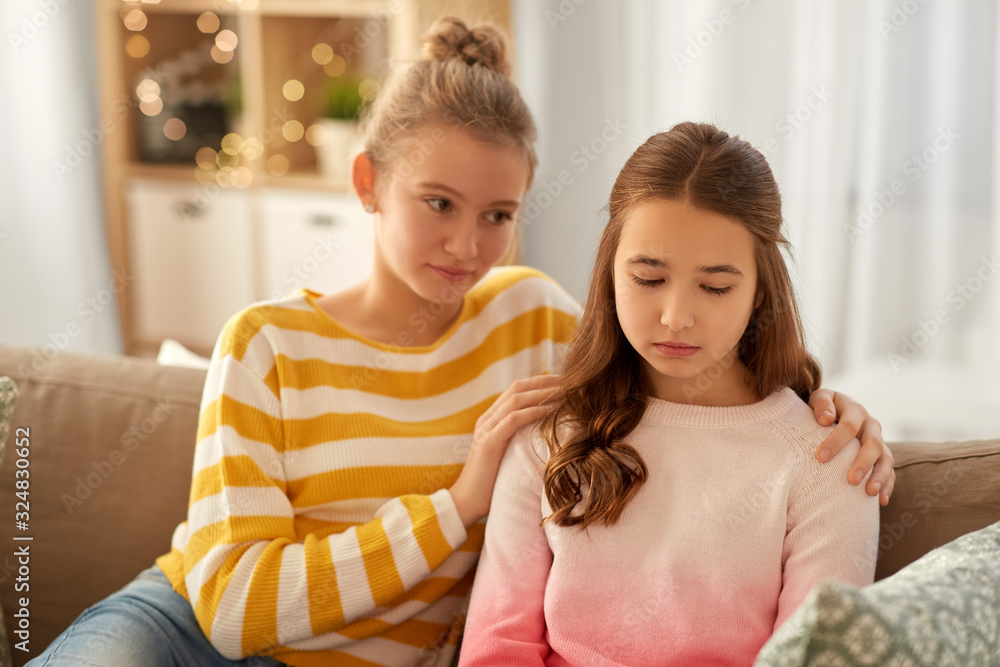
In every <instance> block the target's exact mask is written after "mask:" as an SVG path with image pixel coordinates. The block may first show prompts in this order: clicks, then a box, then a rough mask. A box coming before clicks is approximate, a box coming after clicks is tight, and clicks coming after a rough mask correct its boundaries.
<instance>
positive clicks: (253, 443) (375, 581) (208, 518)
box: [183, 321, 467, 659]
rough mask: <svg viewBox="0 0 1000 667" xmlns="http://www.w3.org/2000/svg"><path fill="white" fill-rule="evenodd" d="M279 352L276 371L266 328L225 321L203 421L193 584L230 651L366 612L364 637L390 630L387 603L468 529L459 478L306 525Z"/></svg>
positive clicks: (271, 643) (195, 490)
mask: <svg viewBox="0 0 1000 667" xmlns="http://www.w3.org/2000/svg"><path fill="white" fill-rule="evenodd" d="M230 325H232V321H231V323H230V324H227V328H229V327H230ZM234 326H235V325H234ZM227 336H231V338H227ZM241 340H242V341H244V342H243V343H241ZM227 341H228V342H227ZM247 341H248V342H247ZM237 356H239V358H237ZM269 364H270V367H271V369H272V371H273V368H274V353H273V351H271V348H270V346H269V345H268V343H267V342H266V340H265V336H264V334H263V333H261V332H255V333H254V335H253V336H252V338H251V337H249V336H241V335H240V332H239V331H237V332H235V334H234V332H233V331H226V330H224V332H223V334H222V336H221V337H220V342H219V344H218V345H217V346H216V350H215V352H214V353H213V355H212V361H211V364H210V368H209V371H208V376H207V379H206V384H205V389H204V394H203V398H202V405H201V414H200V418H199V424H198V445H197V448H196V453H195V465H194V477H193V480H192V485H191V497H190V503H189V508H188V517H187V524H188V527H187V536H188V539H187V542H186V544H185V545H184V548H183V565H184V584H185V587H186V589H187V593H188V596H189V599H190V601H191V605H192V607H193V608H194V612H195V616H196V618H197V620H198V623H199V625H200V626H201V628H202V630H203V631H204V632H205V634H206V636H207V637H208V638H209V639H210V641H211V642H212V644H213V645H214V646H215V647H216V648H217V649H218V650H219V652H220V653H222V654H223V655H224V656H226V657H227V658H230V659H239V658H243V657H246V656H249V655H255V654H267V653H270V652H271V651H273V650H274V649H275V648H277V647H279V646H287V645H288V644H289V643H291V642H295V641H298V640H303V639H308V638H310V637H314V636H317V635H321V634H323V633H330V632H336V631H338V630H341V629H343V628H345V626H347V625H348V624H350V623H352V622H353V621H356V620H358V619H360V618H362V617H366V620H365V621H362V622H361V623H359V624H358V625H359V626H362V625H363V626H364V627H357V628H354V629H352V630H351V636H352V637H355V638H360V637H362V636H367V635H370V634H374V633H376V632H378V631H381V630H383V629H384V628H385V627H387V623H386V622H381V621H379V620H378V614H377V613H376V612H384V611H386V610H385V609H380V608H381V607H384V606H388V605H389V604H390V603H391V602H392V601H393V600H394V599H395V598H398V597H399V596H400V595H401V594H403V593H404V592H406V591H409V590H410V589H412V587H413V586H414V585H415V584H416V583H418V582H419V581H421V580H423V579H424V578H425V577H426V576H427V575H428V574H429V573H430V572H431V571H432V570H434V569H435V568H437V567H438V566H439V565H440V564H441V563H442V562H443V561H444V560H445V559H446V558H447V557H448V556H449V555H450V554H451V553H452V552H453V551H454V550H455V549H456V548H457V547H459V546H460V545H461V544H462V543H463V542H464V541H465V539H466V537H467V535H466V531H465V527H464V526H463V525H462V522H461V519H460V518H459V515H458V512H457V510H456V509H455V505H454V503H453V501H452V498H451V494H450V493H449V492H448V491H447V489H442V490H439V491H437V492H435V493H432V494H430V495H406V496H401V497H398V498H393V499H391V500H389V501H388V502H387V503H385V504H384V505H383V506H382V507H381V508H380V509H379V510H378V511H377V512H376V513H375V518H373V519H372V520H371V521H368V522H367V523H364V524H361V525H357V526H352V527H349V528H347V529H346V530H344V531H343V532H338V533H334V534H331V535H328V536H317V535H315V534H307V535H304V536H303V537H302V538H300V537H299V536H297V534H296V530H295V523H294V511H293V506H292V502H291V500H290V499H289V496H288V491H287V483H288V480H287V479H286V477H285V473H284V466H283V460H284V459H283V455H284V453H285V448H286V442H285V435H284V426H283V421H282V410H281V402H280V398H279V396H280V390H279V389H278V385H277V381H276V380H275V377H276V376H275V375H274V373H273V372H264V371H263V370H261V369H265V368H267V367H268V365H269ZM371 616H375V618H374V619H372V618H367V617H371ZM395 616H396V620H395V623H398V622H399V620H398V616H399V614H398V613H397V614H396V615H395Z"/></svg>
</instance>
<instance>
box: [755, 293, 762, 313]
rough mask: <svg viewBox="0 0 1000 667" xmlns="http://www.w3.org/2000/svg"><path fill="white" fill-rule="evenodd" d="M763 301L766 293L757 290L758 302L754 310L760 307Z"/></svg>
mask: <svg viewBox="0 0 1000 667" xmlns="http://www.w3.org/2000/svg"><path fill="white" fill-rule="evenodd" d="M763 301H764V293H763V292H757V302H756V303H755V304H754V305H753V307H754V310H756V309H758V308H760V304H761V303H763Z"/></svg>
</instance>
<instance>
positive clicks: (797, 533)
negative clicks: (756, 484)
mask: <svg viewBox="0 0 1000 667" xmlns="http://www.w3.org/2000/svg"><path fill="white" fill-rule="evenodd" d="M812 446H813V445H810V447H812ZM860 448H861V443H860V442H859V441H858V440H857V439H855V440H854V441H852V442H850V443H848V444H847V446H845V447H844V449H843V450H842V451H841V452H839V453H838V454H837V456H836V457H834V459H833V460H832V461H830V462H828V463H822V464H821V463H818V462H816V461H815V460H814V459H813V458H812V457H810V456H806V457H805V458H806V463H805V470H804V471H803V473H802V475H801V476H800V477H799V480H798V482H797V483H796V484H795V485H794V486H793V488H792V490H791V492H790V496H789V501H788V502H789V504H788V523H787V528H786V532H785V541H784V545H783V549H782V566H783V567H782V586H781V595H780V596H779V598H778V615H777V618H776V620H775V623H774V630H777V629H778V628H779V627H781V625H782V624H783V623H784V622H785V621H786V620H787V619H788V617H789V616H791V615H792V613H794V612H795V610H796V609H797V608H798V607H799V605H800V604H802V601H803V600H804V599H805V598H806V596H807V595H808V594H809V592H810V590H812V588H813V586H814V585H816V584H817V583H819V581H820V580H822V579H836V580H838V581H843V582H846V583H849V584H853V585H855V586H858V587H861V586H867V585H868V584H870V583H872V581H873V580H874V578H875V557H876V554H877V552H878V531H879V505H878V498H877V497H875V496H869V495H868V494H867V492H866V491H865V488H864V487H865V483H864V482H862V483H861V484H859V485H858V486H852V485H851V484H850V483H849V482H848V481H847V474H848V471H849V470H850V466H851V464H852V463H853V462H854V458H855V456H857V454H858V451H859V449H860ZM866 481H867V480H866Z"/></svg>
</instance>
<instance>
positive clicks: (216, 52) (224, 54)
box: [212, 44, 233, 65]
mask: <svg viewBox="0 0 1000 667" xmlns="http://www.w3.org/2000/svg"><path fill="white" fill-rule="evenodd" d="M232 59H233V52H232V51H223V50H222V49H220V48H219V47H218V46H216V45H215V44H213V45H212V60H214V61H215V62H217V63H219V64H220V65H225V64H226V63H228V62H229V61H230V60H232Z"/></svg>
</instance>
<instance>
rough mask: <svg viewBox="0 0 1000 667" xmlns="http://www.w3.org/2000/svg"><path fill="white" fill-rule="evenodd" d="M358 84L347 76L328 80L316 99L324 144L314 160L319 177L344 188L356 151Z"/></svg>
mask: <svg viewBox="0 0 1000 667" xmlns="http://www.w3.org/2000/svg"><path fill="white" fill-rule="evenodd" d="M360 86H361V80H360V79H358V78H356V77H354V76H351V75H349V74H343V75H341V76H335V77H329V78H328V79H327V80H326V85H325V86H324V87H323V89H322V91H321V96H320V104H319V106H320V114H321V116H322V117H321V118H320V119H319V120H318V121H317V122H318V123H319V124H320V125H321V126H322V127H323V128H324V130H325V137H326V138H325V140H324V141H323V142H322V143H321V144H320V145H319V146H317V147H316V159H317V162H318V163H319V170H320V173H321V174H323V176H325V177H327V178H329V179H330V180H332V181H334V182H336V183H338V184H341V185H345V186H346V185H347V184H348V183H349V182H350V175H351V158H353V157H354V154H355V153H356V152H357V151H358V150H360V141H361V139H360V135H359V133H358V117H359V114H360V111H361V105H362V103H363V102H364V99H363V98H362V96H361V92H360Z"/></svg>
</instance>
